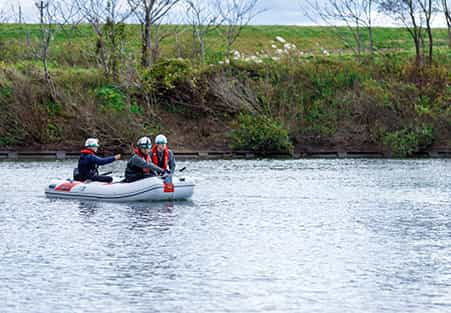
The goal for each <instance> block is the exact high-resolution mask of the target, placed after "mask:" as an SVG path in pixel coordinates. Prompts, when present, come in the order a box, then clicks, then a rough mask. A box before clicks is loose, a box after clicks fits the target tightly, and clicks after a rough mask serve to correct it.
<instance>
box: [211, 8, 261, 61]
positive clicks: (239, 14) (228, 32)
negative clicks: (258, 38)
mask: <svg viewBox="0 0 451 313" xmlns="http://www.w3.org/2000/svg"><path fill="white" fill-rule="evenodd" d="M258 2H259V0H216V6H217V8H218V12H219V14H220V16H221V18H222V21H223V25H222V26H223V28H225V31H224V32H223V33H224V36H225V38H226V43H227V53H229V52H230V48H231V46H232V45H233V43H234V42H235V40H236V39H237V38H238V37H239V36H240V34H241V31H242V30H243V27H245V26H247V25H248V24H249V23H250V21H251V20H252V19H253V18H254V17H255V16H257V15H258V14H259V13H261V12H262V10H257V4H258ZM219 29H221V28H219Z"/></svg>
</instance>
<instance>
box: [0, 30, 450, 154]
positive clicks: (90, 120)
mask: <svg viewBox="0 0 451 313" xmlns="http://www.w3.org/2000/svg"><path fill="white" fill-rule="evenodd" d="M173 27H175V26H166V28H167V29H166V30H168V29H169V31H171V29H170V28H173ZM0 30H1V31H0V43H1V48H0V50H2V51H3V53H2V54H1V57H0V59H1V61H0V110H1V112H2V115H3V119H2V120H1V122H0V146H1V147H2V148H9V147H19V148H31V147H32V148H33V149H36V148H44V149H45V148H53V147H61V148H65V149H70V148H73V149H75V148H78V147H79V146H80V143H81V142H82V141H83V139H84V138H85V137H88V136H97V137H99V138H101V140H102V142H103V143H104V145H105V146H109V147H112V148H111V149H114V150H116V151H127V150H129V149H130V146H131V144H132V143H133V142H134V141H135V140H136V138H137V137H139V136H141V135H143V134H146V135H151V136H154V135H156V134H157V133H159V132H165V133H167V134H168V135H169V138H170V140H171V143H172V146H173V147H175V148H178V149H209V150H212V149H227V148H229V147H232V148H234V149H239V150H241V149H245V150H248V149H250V150H254V151H256V152H261V153H267V152H271V151H273V150H277V151H284V152H292V151H298V152H299V151H305V150H315V149H327V148H334V149H342V150H345V151H391V152H392V153H393V154H394V155H399V156H405V155H413V154H415V153H418V152H421V151H425V150H429V149H432V148H433V147H438V146H440V147H448V148H450V147H451V138H450V137H451V136H450V134H451V106H450V104H451V87H450V82H451V77H450V73H451V62H450V54H449V52H448V50H447V48H446V38H447V33H446V30H443V29H436V30H434V32H435V33H434V35H435V38H436V41H435V43H436V50H435V59H434V64H433V65H431V66H427V67H421V68H417V67H416V66H415V64H414V56H413V54H412V49H411V43H410V41H409V38H408V35H407V34H406V33H405V32H404V31H403V30H400V29H394V28H377V29H376V30H375V43H376V46H377V47H378V52H377V54H376V56H375V58H374V59H373V60H370V59H369V58H368V56H364V57H361V58H356V57H354V56H353V55H352V54H351V49H350V47H349V46H347V45H346V44H345V43H343V42H342V41H340V40H339V38H338V37H337V36H335V35H334V34H333V32H334V31H335V30H334V29H331V28H326V27H289V26H283V27H282V26H255V27H247V28H245V29H244V31H243V34H242V36H241V37H240V38H239V39H238V41H237V42H236V43H235V45H234V47H233V48H234V50H237V52H235V54H234V56H233V57H231V58H225V54H224V46H223V43H222V41H221V40H219V34H218V33H217V32H216V33H212V34H210V35H209V37H208V39H207V40H208V41H207V48H208V49H207V52H208V58H207V59H208V61H209V63H210V64H207V65H199V64H197V63H196V62H193V61H192V60H190V57H189V56H188V55H189V53H190V51H191V50H190V49H191V46H192V42H190V40H191V37H190V31H189V30H188V29H187V30H186V31H185V32H182V35H183V36H184V37H183V38H182V43H183V45H184V46H183V47H184V48H183V49H182V50H183V51H185V52H183V51H182V54H183V55H184V56H185V58H182V59H175V58H173V57H174V56H175V50H176V49H175V47H174V45H175V39H174V37H171V36H169V37H168V38H166V39H165V40H164V41H163V42H162V50H161V51H162V52H161V58H160V61H159V63H157V64H155V65H154V66H152V67H150V68H141V67H139V66H137V65H136V60H137V59H138V58H139V41H138V39H139V30H138V28H137V26H128V27H127V37H126V38H127V40H126V43H125V44H124V49H125V52H126V53H125V54H124V55H126V57H125V58H124V60H123V62H122V63H121V69H120V77H119V79H118V80H117V81H114V82H113V81H112V80H111V79H109V78H107V77H105V75H103V72H102V71H101V70H100V69H99V67H98V66H97V63H96V60H95V58H94V56H93V53H92V52H91V51H94V50H93V45H95V38H94V36H93V33H92V32H91V30H90V28H89V27H88V26H87V25H84V26H82V27H80V28H79V29H78V30H76V31H71V33H69V34H68V33H65V32H57V33H56V34H55V37H54V42H53V43H52V46H51V50H50V61H51V63H50V70H51V77H52V82H53V89H54V90H56V91H57V92H56V94H55V93H54V92H52V90H51V89H52V88H50V87H49V86H48V83H47V82H46V81H45V80H44V79H43V75H42V68H41V65H40V63H39V61H38V60H37V59H36V56H35V55H33V53H32V52H31V50H29V49H27V48H26V46H27V40H25V39H26V38H27V36H28V38H31V39H30V40H29V41H31V42H33V40H34V39H33V38H35V37H34V36H37V34H38V26H36V25H26V26H22V25H0ZM339 31H341V32H342V35H345V36H346V35H348V36H350V34H346V30H345V29H339ZM276 36H281V37H283V38H284V39H285V40H286V41H287V42H288V43H289V44H292V45H295V47H294V48H292V47H290V48H288V49H285V46H284V44H283V43H280V42H278V41H277V40H275V38H276ZM274 46H275V47H274ZM179 48H180V47H179ZM281 50H283V51H282V52H280V51H281ZM326 52H327V53H326Z"/></svg>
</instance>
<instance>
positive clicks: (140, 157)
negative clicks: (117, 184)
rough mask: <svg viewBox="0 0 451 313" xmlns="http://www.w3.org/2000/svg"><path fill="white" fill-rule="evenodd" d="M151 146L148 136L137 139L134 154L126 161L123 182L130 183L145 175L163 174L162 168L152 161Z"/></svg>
mask: <svg viewBox="0 0 451 313" xmlns="http://www.w3.org/2000/svg"><path fill="white" fill-rule="evenodd" d="M151 148H152V142H151V140H150V138H149V137H142V138H140V139H139V140H138V142H137V147H136V148H135V151H134V154H133V156H132V157H131V158H130V160H128V162H127V167H126V169H125V182H127V183H131V182H134V181H137V180H139V179H143V178H146V177H151V176H156V175H157V174H164V172H165V171H164V169H162V168H160V167H159V166H157V165H155V164H153V163H152V161H151V158H150V149H151Z"/></svg>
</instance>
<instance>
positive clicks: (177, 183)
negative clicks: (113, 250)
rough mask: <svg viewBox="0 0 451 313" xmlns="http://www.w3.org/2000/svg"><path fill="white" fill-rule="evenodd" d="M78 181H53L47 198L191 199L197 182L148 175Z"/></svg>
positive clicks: (117, 200)
mask: <svg viewBox="0 0 451 313" xmlns="http://www.w3.org/2000/svg"><path fill="white" fill-rule="evenodd" d="M118 180H119V179H115V180H114V181H113V183H110V184H108V183H102V182H87V183H86V182H77V181H70V180H52V181H51V182H50V184H49V185H48V186H47V188H46V189H45V195H46V196H47V197H48V198H61V199H79V200H97V201H109V202H129V201H164V200H184V199H189V198H191V196H192V195H193V192H194V181H193V180H192V179H190V178H187V177H180V178H179V177H173V178H172V186H171V185H168V184H165V182H164V180H163V179H162V178H160V177H149V178H145V179H141V180H138V181H136V182H132V183H122V182H119V181H118Z"/></svg>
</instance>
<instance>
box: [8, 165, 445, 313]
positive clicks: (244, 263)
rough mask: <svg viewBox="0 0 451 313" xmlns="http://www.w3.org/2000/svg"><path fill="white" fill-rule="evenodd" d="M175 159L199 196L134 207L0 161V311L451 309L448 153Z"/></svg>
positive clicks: (48, 170) (60, 172) (63, 172)
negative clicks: (74, 197)
mask: <svg viewBox="0 0 451 313" xmlns="http://www.w3.org/2000/svg"><path fill="white" fill-rule="evenodd" d="M179 163H180V165H179V166H180V167H183V166H186V167H187V168H188V169H187V171H186V174H190V175H193V176H195V177H196V179H197V186H196V191H195V195H194V198H193V199H192V200H191V201H184V202H162V203H127V204H114V203H101V202H84V201H82V202H80V201H62V200H49V199H46V198H45V197H44V195H43V189H44V186H45V185H46V184H47V183H48V181H49V180H50V179H51V178H54V176H59V177H61V178H65V177H69V176H70V174H71V172H72V167H73V162H70V161H58V162H3V163H0V168H1V172H2V177H3V183H2V185H1V186H0V194H1V198H0V239H1V240H0V253H1V255H2V258H1V259H0V281H1V282H2V284H0V301H1V302H2V304H3V305H2V312H6V313H10V312H24V313H27V312H60V311H61V312H63V311H82V312H153V311H155V312H207V311H208V312H326V313H327V312H448V311H451V296H450V295H451V255H450V253H449V251H450V249H451V241H450V239H449V238H450V237H451V222H450V214H451V199H450V192H449V191H450V190H451V188H450V187H451V179H450V178H451V174H450V173H451V171H450V168H451V162H450V161H449V160H352V159H351V160H252V161H249V160H248V161H246V160H228V161H221V160H218V161H186V162H179ZM124 167H125V162H116V163H115V164H114V165H112V166H109V167H106V169H105V170H106V171H107V170H110V169H111V170H113V171H114V172H116V173H119V174H121V173H122V172H123V170H124Z"/></svg>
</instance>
